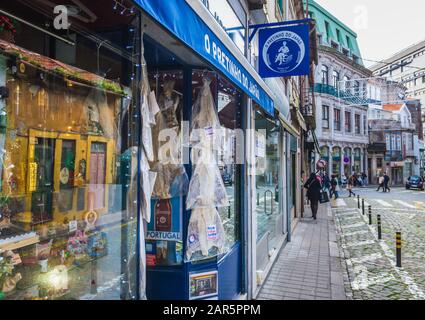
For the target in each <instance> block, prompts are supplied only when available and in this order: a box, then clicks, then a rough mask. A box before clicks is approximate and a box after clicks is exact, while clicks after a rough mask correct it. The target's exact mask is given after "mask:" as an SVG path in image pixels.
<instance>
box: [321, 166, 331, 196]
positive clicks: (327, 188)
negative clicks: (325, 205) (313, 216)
mask: <svg viewBox="0 0 425 320" xmlns="http://www.w3.org/2000/svg"><path fill="white" fill-rule="evenodd" d="M323 189H324V190H325V192H328V194H329V198H331V197H332V195H331V194H332V192H331V179H330V178H329V175H328V173H327V172H325V173H324V175H323Z"/></svg>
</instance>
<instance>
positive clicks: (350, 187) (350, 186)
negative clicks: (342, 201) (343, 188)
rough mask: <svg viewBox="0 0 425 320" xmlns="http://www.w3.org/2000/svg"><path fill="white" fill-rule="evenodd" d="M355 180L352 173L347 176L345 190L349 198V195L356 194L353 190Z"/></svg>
mask: <svg viewBox="0 0 425 320" xmlns="http://www.w3.org/2000/svg"><path fill="white" fill-rule="evenodd" d="M355 181H356V177H355V176H354V175H352V176H351V177H350V178H348V182H347V190H348V197H349V198H351V195H353V196H354V197H355V196H356V194H355V193H354V192H353V188H354V184H355Z"/></svg>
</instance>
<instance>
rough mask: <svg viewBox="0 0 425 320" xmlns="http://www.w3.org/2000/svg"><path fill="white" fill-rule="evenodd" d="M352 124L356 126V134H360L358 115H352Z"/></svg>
mask: <svg viewBox="0 0 425 320" xmlns="http://www.w3.org/2000/svg"><path fill="white" fill-rule="evenodd" d="M354 123H355V126H356V134H360V115H359V114H356V115H354Z"/></svg>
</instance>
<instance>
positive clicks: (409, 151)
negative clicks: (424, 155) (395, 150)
mask: <svg viewBox="0 0 425 320" xmlns="http://www.w3.org/2000/svg"><path fill="white" fill-rule="evenodd" d="M415 156H416V155H415V150H413V149H410V150H406V157H415Z"/></svg>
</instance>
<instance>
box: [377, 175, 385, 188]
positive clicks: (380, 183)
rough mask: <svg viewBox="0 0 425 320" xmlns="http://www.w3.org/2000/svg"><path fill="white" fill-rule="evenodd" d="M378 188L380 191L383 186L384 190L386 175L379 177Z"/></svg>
mask: <svg viewBox="0 0 425 320" xmlns="http://www.w3.org/2000/svg"><path fill="white" fill-rule="evenodd" d="M378 184H379V185H378V189H376V191H379V190H380V189H381V188H382V190H384V177H383V176H379V178H378Z"/></svg>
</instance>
